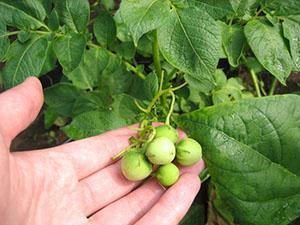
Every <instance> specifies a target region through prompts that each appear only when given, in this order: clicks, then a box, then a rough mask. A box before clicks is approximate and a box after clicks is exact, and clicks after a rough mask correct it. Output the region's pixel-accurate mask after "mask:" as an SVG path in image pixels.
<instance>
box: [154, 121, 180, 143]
mask: <svg viewBox="0 0 300 225" xmlns="http://www.w3.org/2000/svg"><path fill="white" fill-rule="evenodd" d="M155 131H156V134H155V137H157V138H158V137H167V138H169V139H170V140H171V141H172V142H173V143H176V141H177V140H178V132H177V130H176V129H175V128H173V127H171V126H170V125H162V126H158V127H155Z"/></svg>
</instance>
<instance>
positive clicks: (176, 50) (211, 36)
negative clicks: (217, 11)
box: [158, 7, 221, 89]
mask: <svg viewBox="0 0 300 225" xmlns="http://www.w3.org/2000/svg"><path fill="white" fill-rule="evenodd" d="M158 41H159V47H160V50H161V52H162V54H163V56H164V57H165V59H166V60H167V61H168V62H169V63H170V64H172V65H173V66H174V67H176V68H178V69H179V70H181V71H183V72H185V73H187V74H188V75H187V76H186V79H187V81H188V82H190V84H194V85H195V86H197V87H199V88H201V89H210V88H211V86H213V85H212V84H213V83H214V81H213V79H212V74H213V73H214V71H215V69H216V67H217V64H218V61H219V52H220V48H221V35H220V32H219V27H218V25H217V23H216V22H215V20H214V19H213V18H212V17H211V16H209V15H208V14H207V13H206V12H204V11H202V10H199V9H196V8H192V7H190V8H185V9H178V10H176V9H174V10H173V11H172V14H171V16H170V17H169V18H168V19H167V20H166V22H165V23H164V25H163V26H162V27H160V28H159V29H158ZM208 86H210V87H208Z"/></svg>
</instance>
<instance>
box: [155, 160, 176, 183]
mask: <svg viewBox="0 0 300 225" xmlns="http://www.w3.org/2000/svg"><path fill="white" fill-rule="evenodd" d="M156 178H157V180H158V181H159V183H160V184H161V185H163V186H165V187H169V186H171V185H173V184H174V183H175V182H176V181H177V180H178V178H179V169H178V168H177V166H175V165H174V164H173V163H168V164H166V165H163V166H160V167H159V168H158V170H157V172H156Z"/></svg>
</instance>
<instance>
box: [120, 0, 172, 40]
mask: <svg viewBox="0 0 300 225" xmlns="http://www.w3.org/2000/svg"><path fill="white" fill-rule="evenodd" d="M169 11H170V6H169V3H168V2H167V1H166V0H123V1H122V2H121V5H120V9H119V13H120V16H121V18H122V20H123V22H124V23H125V24H126V25H127V27H128V28H129V31H130V33H131V35H132V37H133V41H134V44H135V46H137V44H138V40H139V39H140V37H141V36H142V35H143V34H145V33H147V32H149V31H151V30H155V29H157V28H158V27H159V26H161V24H162V23H163V21H164V20H165V19H166V18H167V17H168V16H169Z"/></svg>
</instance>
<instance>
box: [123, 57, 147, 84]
mask: <svg viewBox="0 0 300 225" xmlns="http://www.w3.org/2000/svg"><path fill="white" fill-rule="evenodd" d="M123 63H124V65H125V66H126V68H127V69H128V70H130V71H131V72H133V73H135V74H136V75H137V76H138V77H140V78H141V79H143V80H145V79H146V75H145V74H143V73H141V72H140V71H138V70H137V68H136V67H134V66H133V65H131V64H130V63H129V62H127V61H125V60H123Z"/></svg>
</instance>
